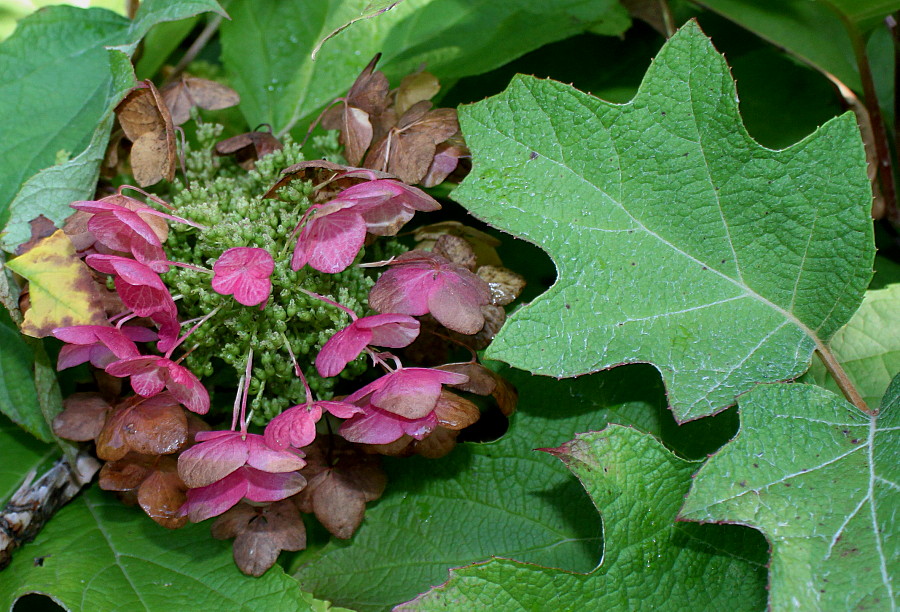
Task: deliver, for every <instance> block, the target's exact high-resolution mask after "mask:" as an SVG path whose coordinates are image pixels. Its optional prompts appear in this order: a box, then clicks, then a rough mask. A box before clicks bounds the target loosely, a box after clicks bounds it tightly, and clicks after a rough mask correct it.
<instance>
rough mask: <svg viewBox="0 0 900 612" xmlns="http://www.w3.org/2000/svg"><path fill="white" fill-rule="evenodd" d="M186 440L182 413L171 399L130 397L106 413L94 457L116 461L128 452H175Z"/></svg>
mask: <svg viewBox="0 0 900 612" xmlns="http://www.w3.org/2000/svg"><path fill="white" fill-rule="evenodd" d="M187 439H188V421H187V416H185V410H184V408H182V407H181V405H179V404H178V402H176V401H175V400H174V399H173V398H171V396H167V395H166V394H161V395H157V396H154V397H152V398H143V397H140V396H137V395H136V396H132V397H129V398H127V399H126V400H125V401H123V402H122V403H121V404H119V405H118V406H116V408H115V409H114V410H113V411H112V412H111V413H110V414H109V416H108V417H107V419H106V423H105V424H104V425H103V429H102V430H101V431H100V435H99V436H98V437H97V456H98V457H100V458H101V459H104V460H106V461H116V460H118V459H121V458H122V457H124V456H125V455H127V454H128V453H129V452H132V451H133V452H137V453H142V454H147V455H167V454H171V453H175V452H177V451H179V450H181V448H182V447H183V446H184V445H185V443H186V442H187Z"/></svg>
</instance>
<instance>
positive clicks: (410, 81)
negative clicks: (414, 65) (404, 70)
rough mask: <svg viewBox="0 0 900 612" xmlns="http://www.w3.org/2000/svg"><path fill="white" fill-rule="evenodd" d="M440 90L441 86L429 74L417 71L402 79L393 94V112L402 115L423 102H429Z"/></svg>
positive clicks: (434, 77)
mask: <svg viewBox="0 0 900 612" xmlns="http://www.w3.org/2000/svg"><path fill="white" fill-rule="evenodd" d="M440 90H441V84H440V83H439V82H438V79H437V77H436V76H434V75H433V74H431V73H430V72H425V71H424V70H419V71H418V72H413V73H412V74H408V75H406V76H405V77H403V80H402V81H400V87H398V88H397V90H396V91H395V92H394V111H395V112H396V113H397V114H398V115H403V113H405V112H406V111H408V110H409V109H410V107H412V106H413V105H415V104H417V103H418V102H422V101H423V100H431V99H432V98H433V97H434V96H435V94H437V92H439V91H440Z"/></svg>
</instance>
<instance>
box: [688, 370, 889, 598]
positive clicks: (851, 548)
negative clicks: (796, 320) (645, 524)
mask: <svg viewBox="0 0 900 612" xmlns="http://www.w3.org/2000/svg"><path fill="white" fill-rule="evenodd" d="M740 408H741V431H740V433H739V434H738V437H737V438H736V439H735V440H734V442H732V443H731V444H729V445H728V446H726V447H725V448H723V449H722V450H721V451H720V452H719V453H718V454H717V455H715V456H713V457H712V458H711V459H710V460H709V461H708V462H707V464H706V465H704V466H703V467H702V468H701V469H700V471H699V472H698V473H697V476H696V480H695V482H694V486H693V487H692V488H691V492H690V494H689V495H688V498H687V501H686V502H685V505H684V508H683V509H682V511H681V516H682V517H683V518H685V519H688V520H695V521H703V522H723V521H724V522H729V523H739V524H743V525H749V526H751V527H756V528H758V529H760V530H761V531H762V532H763V533H765V535H766V537H767V539H768V540H769V542H770V543H771V545H772V561H771V565H770V570H769V574H770V576H769V598H770V599H769V606H770V608H771V609H772V610H787V609H791V610H893V609H896V608H897V605H898V604H900V593H898V585H897V584H896V577H897V576H898V575H900V545H898V537H897V534H898V528H897V527H898V526H897V509H898V508H900V468H898V465H897V456H898V453H900V376H898V377H896V378H895V379H894V381H893V382H892V383H891V386H890V387H889V389H888V391H887V393H886V395H885V396H884V401H883V403H882V405H881V411H880V414H879V415H878V416H877V417H873V416H868V415H865V414H863V413H862V412H860V411H859V410H858V409H856V408H854V407H853V406H851V405H850V404H848V403H847V402H846V401H845V400H843V399H842V398H840V397H838V396H836V395H834V394H833V393H831V392H830V391H826V390H824V389H820V388H819V387H815V386H811V385H800V384H795V385H784V384H777V385H766V386H762V387H760V388H758V389H756V390H754V391H752V392H751V393H749V394H748V395H746V396H745V397H743V398H742V399H741V402H740Z"/></svg>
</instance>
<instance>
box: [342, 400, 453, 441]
mask: <svg viewBox="0 0 900 612" xmlns="http://www.w3.org/2000/svg"><path fill="white" fill-rule="evenodd" d="M363 410H364V413H363V414H359V415H356V416H354V417H352V418H351V419H349V420H347V421H344V424H343V425H341V429H340V434H341V436H342V437H343V438H344V439H345V440H348V441H350V442H358V443H361V444H389V443H391V442H394V441H395V440H397V439H398V438H400V437H401V436H402V435H403V434H407V435H410V436H412V437H413V438H416V439H417V440H421V439H422V438H424V437H425V436H427V435H428V434H429V433H431V432H432V431H433V430H434V428H435V427H436V426H437V417H436V416H435V414H434V412H429V413H428V414H427V415H425V416H424V417H422V418H420V419H405V418H403V417H400V416H397V415H395V414H391V413H390V412H388V411H386V410H380V409H378V408H376V407H375V406H372V405H368V406H366V407H364V409H363Z"/></svg>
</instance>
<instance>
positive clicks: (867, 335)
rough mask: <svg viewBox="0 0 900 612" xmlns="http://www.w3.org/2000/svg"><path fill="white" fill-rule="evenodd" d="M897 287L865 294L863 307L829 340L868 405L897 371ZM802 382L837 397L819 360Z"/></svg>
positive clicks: (875, 403) (899, 359) (899, 360)
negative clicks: (810, 383)
mask: <svg viewBox="0 0 900 612" xmlns="http://www.w3.org/2000/svg"><path fill="white" fill-rule="evenodd" d="M898 313H900V285H888V286H887V287H885V288H884V289H875V290H871V291H867V292H866V297H865V299H863V303H862V306H860V307H859V310H857V311H856V314H854V315H853V318H852V319H850V323H848V324H847V325H846V327H842V328H841V329H840V330H839V331H838V332H837V333H836V334H835V335H834V338H832V340H831V351H832V352H833V353H834V355H835V357H837V359H838V361H839V362H840V364H841V366H842V367H843V368H844V371H845V372H846V373H847V375H848V376H849V377H850V380H851V381H852V382H853V385H854V386H855V387H856V389H857V390H858V391H859V392H860V395H862V396H863V399H864V400H866V403H867V404H868V405H869V406H872V407H875V406H878V404H879V403H881V398H882V396H883V395H884V392H885V391H886V390H887V388H888V385H889V384H890V383H891V379H892V378H893V377H894V375H895V374H897V372H900V325H897V315H898ZM804 382H815V383H816V384H818V385H819V386H822V387H825V388H826V389H828V390H830V391H833V392H834V393H836V394H840V393H841V391H840V388H839V387H838V385H837V383H836V382H835V380H834V379H833V378H832V377H831V375H829V374H828V372H827V371H826V370H825V366H824V365H823V364H822V362H821V361H820V360H818V359H813V362H812V366H811V367H810V369H809V372H808V373H807V374H805V375H804Z"/></svg>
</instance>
